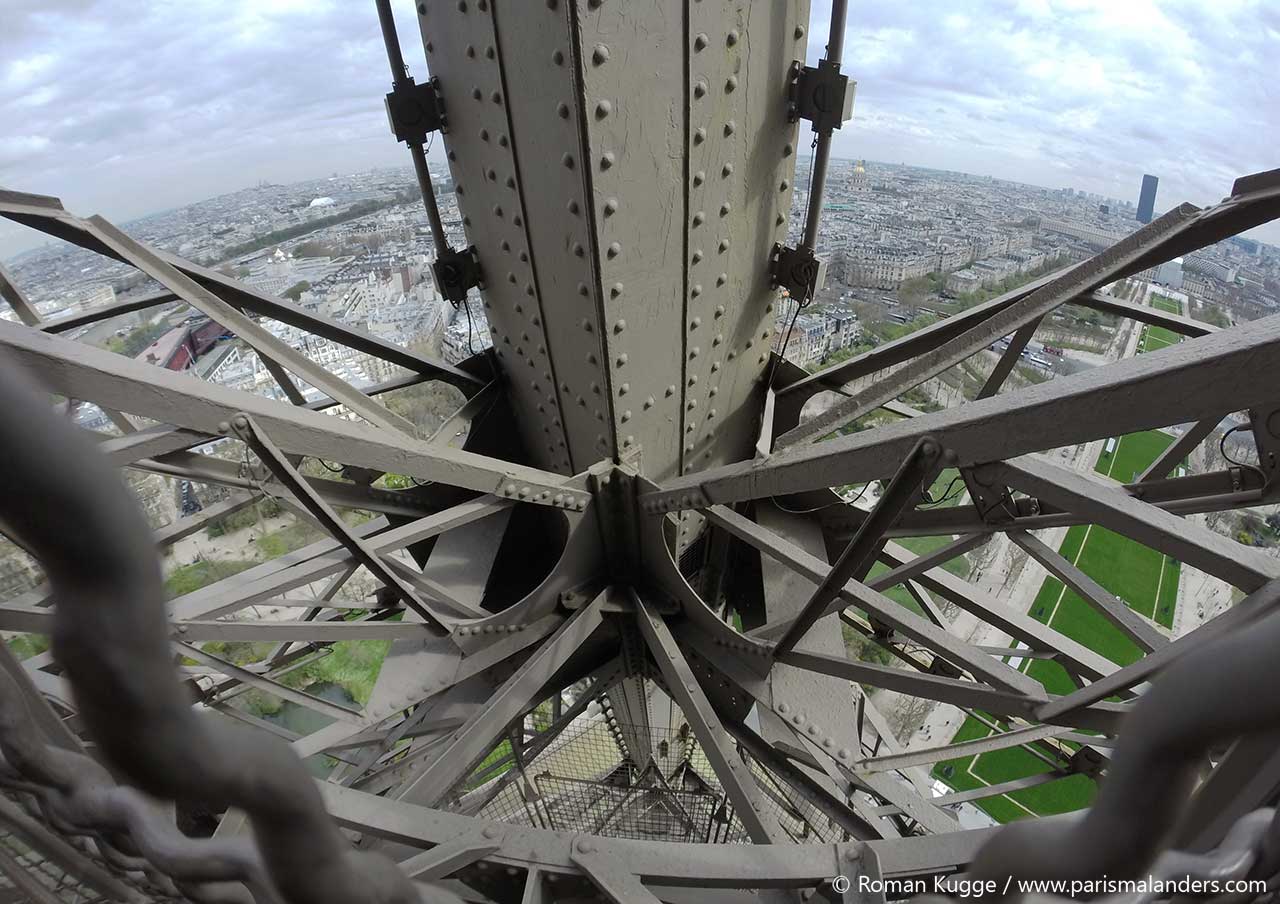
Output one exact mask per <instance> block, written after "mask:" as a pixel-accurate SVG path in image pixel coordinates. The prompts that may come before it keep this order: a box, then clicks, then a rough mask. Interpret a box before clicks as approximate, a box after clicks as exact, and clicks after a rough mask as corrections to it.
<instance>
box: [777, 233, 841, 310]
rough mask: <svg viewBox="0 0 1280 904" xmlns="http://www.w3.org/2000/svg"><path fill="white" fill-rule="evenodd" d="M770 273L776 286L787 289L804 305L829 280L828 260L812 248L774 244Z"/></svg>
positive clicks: (788, 292) (789, 293)
mask: <svg viewBox="0 0 1280 904" xmlns="http://www.w3.org/2000/svg"><path fill="white" fill-rule="evenodd" d="M769 275H770V277H771V278H772V279H773V284H774V285H775V286H777V287H778V288H780V289H786V290H787V294H788V295H790V296H791V297H792V298H794V299H795V300H796V301H797V302H799V304H800V305H801V306H802V307H803V306H804V305H806V304H808V303H809V302H810V301H811V300H812V299H813V297H814V296H815V295H817V294H818V291H819V290H820V289H821V288H822V286H823V284H824V283H825V282H826V281H827V262H826V261H825V260H823V259H821V258H819V257H817V256H816V255H814V253H813V249H811V248H804V247H801V248H788V247H787V246H786V245H774V246H773V256H772V257H771V258H770V259H769Z"/></svg>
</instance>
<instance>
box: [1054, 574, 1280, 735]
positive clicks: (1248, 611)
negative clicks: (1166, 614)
mask: <svg viewBox="0 0 1280 904" xmlns="http://www.w3.org/2000/svg"><path fill="white" fill-rule="evenodd" d="M1277 604H1280V581H1271V582H1269V583H1267V584H1264V585H1263V586H1262V587H1261V588H1259V589H1258V590H1255V591H1254V592H1253V593H1251V594H1249V596H1247V597H1245V598H1244V599H1243V600H1241V601H1240V602H1239V603H1237V604H1236V605H1235V606H1233V607H1232V608H1230V609H1228V610H1227V611H1226V612H1223V613H1222V614H1221V615H1218V616H1216V617H1214V618H1213V619H1212V620H1211V621H1209V622H1208V623H1206V624H1204V625H1202V626H1201V627H1200V628H1199V629H1197V630H1196V631H1193V632H1192V633H1190V634H1186V635H1183V636H1182V637H1179V638H1178V639H1177V640H1175V641H1173V642H1172V643H1170V644H1168V645H1167V646H1164V647H1161V648H1160V649H1158V650H1154V651H1152V652H1151V653H1149V654H1147V655H1146V656H1144V657H1143V658H1142V659H1139V660H1138V661H1136V662H1133V663H1131V664H1129V665H1127V666H1125V667H1124V668H1122V669H1118V670H1117V671H1115V672H1112V673H1111V674H1110V675H1107V676H1106V677H1105V678H1102V679H1099V680H1098V681H1095V682H1093V683H1092V684H1089V685H1086V686H1085V687H1082V688H1081V689H1080V690H1078V691H1075V692H1073V693H1070V694H1067V695H1066V696H1064V697H1060V698H1059V699H1057V700H1054V701H1052V702H1050V703H1046V704H1045V705H1044V706H1042V707H1040V709H1039V710H1038V711H1037V712H1036V718H1037V719H1039V720H1040V721H1045V720H1047V719H1051V718H1054V717H1056V716H1058V715H1060V714H1062V713H1064V712H1068V711H1069V710H1072V709H1075V708H1077V707H1080V706H1087V705H1088V704H1090V703H1096V702H1097V701H1099V700H1105V699H1106V698H1107V697H1109V696H1111V695H1112V694H1114V693H1116V692H1117V691H1123V690H1126V689H1128V688H1132V687H1136V686H1138V685H1139V684H1141V683H1142V682H1144V681H1146V680H1147V679H1148V678H1150V677H1151V676H1153V675H1155V674H1157V673H1158V672H1160V671H1162V670H1163V669H1166V668H1168V667H1169V666H1170V665H1171V664H1173V663H1174V662H1176V661H1177V660H1178V659H1180V658H1182V657H1184V656H1186V655H1187V654H1189V653H1190V652H1192V651H1193V650H1197V649H1199V648H1200V647H1201V646H1203V645H1204V644H1207V643H1209V642H1210V641H1211V640H1214V639H1216V638H1218V637H1220V636H1224V635H1226V634H1230V633H1232V632H1237V631H1240V630H1243V629H1244V628H1245V627H1246V626H1248V625H1250V624H1252V623H1253V622H1254V621H1256V620H1257V619H1259V618H1261V617H1262V616H1264V615H1267V614H1268V613H1270V612H1271V611H1272V610H1274V609H1275V608H1276V606H1277Z"/></svg>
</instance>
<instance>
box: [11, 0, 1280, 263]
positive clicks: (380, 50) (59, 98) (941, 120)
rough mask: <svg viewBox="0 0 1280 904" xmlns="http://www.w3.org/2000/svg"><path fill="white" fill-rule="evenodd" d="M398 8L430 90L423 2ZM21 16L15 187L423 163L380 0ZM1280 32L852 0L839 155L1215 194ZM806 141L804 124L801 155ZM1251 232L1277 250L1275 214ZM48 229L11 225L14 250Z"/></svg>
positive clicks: (1263, 161) (126, 212)
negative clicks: (402, 122)
mask: <svg viewBox="0 0 1280 904" xmlns="http://www.w3.org/2000/svg"><path fill="white" fill-rule="evenodd" d="M392 9H393V12H394V13H395V15H396V19H397V23H398V26H399V29H398V30H399V34H400V38H401V44H402V50H403V52H404V58H405V60H406V62H407V64H408V67H409V69H410V71H411V72H412V74H413V75H414V77H415V78H417V79H418V80H419V81H421V80H422V79H423V78H425V77H426V76H427V75H428V71H427V70H428V67H427V60H426V54H425V52H424V48H423V44H422V37H421V34H420V32H419V28H418V24H419V23H418V21H417V16H416V15H415V14H414V7H413V4H411V3H407V2H406V3H395V4H393V5H392ZM6 12H7V13H8V15H7V16H6V20H5V28H4V29H3V30H0V118H3V120H4V122H5V123H6V130H5V133H4V134H2V135H0V173H2V174H3V175H0V183H2V184H4V185H5V187H8V188H13V189H17V190H20V191H30V192H38V193H43V194H54V195H57V196H59V197H61V198H62V199H63V200H64V202H65V203H66V205H67V207H68V209H70V210H72V211H75V212H77V213H100V214H101V215H103V216H104V217H106V218H107V219H109V220H112V221H115V222H128V221H132V220H135V219H137V218H139V217H142V216H148V215H151V214H153V213H156V212H159V211H164V210H172V209H174V208H178V207H183V206H186V205H188V204H192V203H196V202H197V201H200V200H205V199H208V198H213V197H218V196H220V195H223V194H226V193H228V192H231V191H234V190H236V189H237V187H242V186H246V185H252V184H253V183H255V182H257V181H259V180H260V179H267V180H270V181H275V182H297V181H301V180H308V179H313V178H321V177H323V176H324V175H327V174H329V173H332V172H334V171H335V170H337V171H344V172H345V171H351V170H367V169H370V168H372V167H386V166H392V167H397V168H398V167H400V166H403V165H404V164H407V163H408V153H407V152H406V150H405V148H404V147H403V146H402V145H399V144H397V143H396V141H395V139H394V137H393V136H392V135H391V134H390V132H389V131H388V129H387V121H386V112H385V110H384V109H383V102H382V98H383V95H384V94H385V93H386V92H387V90H388V89H389V88H390V74H389V71H388V68H387V58H386V51H385V48H384V47H383V43H382V38H381V32H380V29H379V27H378V17H377V14H376V11H375V10H374V9H373V6H372V4H364V3H359V4H357V3H337V2H321V3H306V4H302V3H288V4H261V3H254V2H252V0H216V2H215V0H190V2H189V3H187V4H185V5H184V7H183V19H182V22H181V25H180V26H175V23H174V21H173V18H172V15H171V14H170V13H169V12H167V10H166V9H165V8H164V7H163V6H156V5H153V4H136V5H135V4H125V3H123V2H122V0H95V2H94V3H92V4H88V5H86V4H84V3H82V2H80V0H40V2H34V0H22V2H18V3H17V4H16V5H14V8H13V9H12V10H8V9H7V10H6ZM829 19H830V3H829V2H817V3H814V4H813V5H812V8H811V15H810V20H809V23H808V27H807V29H806V30H805V31H804V40H803V41H802V42H801V43H800V44H799V45H797V46H796V47H795V50H794V51H791V50H788V53H792V52H794V53H795V55H796V56H797V57H803V58H804V60H805V61H806V62H809V63H812V62H815V61H816V60H817V59H818V58H819V57H820V56H821V54H822V53H823V48H824V46H825V44H826V41H827V36H828V30H829ZM1278 35H1280V9H1277V8H1275V7H1274V6H1273V5H1269V4H1267V3H1266V2H1265V0H1237V2H1233V3H1231V4H1203V3H1202V2H1198V0H1144V2H1142V3H1132V4H1130V3H1123V4H1121V3H1114V2H1109V0H1072V2H1070V3H1065V2H1062V0H972V2H971V3H968V4H965V5H964V7H963V8H962V9H957V8H956V7H955V6H954V5H952V4H942V3H938V2H933V3H931V2H925V3H918V4H904V3H899V4H873V5H870V6H865V7H857V8H855V9H854V10H852V11H851V14H850V18H849V22H848V26H847V28H846V32H845V55H844V58H845V62H844V64H843V67H842V68H843V71H845V72H846V73H847V74H848V75H849V77H850V78H851V79H853V80H854V81H856V83H857V91H856V97H855V99H854V104H853V118H852V120H851V121H850V122H848V123H846V124H845V126H844V127H843V128H842V129H840V130H839V131H837V132H836V133H835V140H834V147H833V150H834V152H835V155H836V156H839V157H842V158H845V159H855V158H861V157H865V158H868V159H871V160H876V161H881V162H885V163H890V162H900V163H906V164H907V165H909V166H918V167H921V168H924V169H935V170H945V171H950V172H957V173H965V174H967V175H971V176H977V177H988V176H989V177H992V178H999V179H1006V180H1009V181H1012V182H1018V183H1021V184H1025V185H1035V186H1042V187H1046V188H1054V187H1070V188H1075V189H1077V190H1079V191H1084V192H1089V193H1095V194H1099V195H1102V196H1104V197H1111V198H1134V199H1135V200H1136V198H1137V193H1138V186H1139V185H1140V183H1141V179H1142V175H1143V174H1144V173H1153V174H1155V175H1157V176H1159V177H1160V194H1161V197H1162V198H1164V199H1165V201H1166V206H1167V207H1172V206H1174V205H1176V204H1177V203H1178V202H1182V201H1189V202H1191V203H1193V204H1196V205H1198V206H1204V205H1206V204H1209V203H1213V202H1216V201H1218V200H1219V199H1221V198H1222V197H1224V196H1225V195H1227V194H1229V193H1230V188H1231V184H1232V182H1233V181H1234V180H1235V179H1236V178H1238V177H1240V176H1243V175H1246V174H1249V173H1256V172H1261V171H1264V170H1269V169H1272V168H1274V167H1276V166H1277V165H1278V164H1280V160H1278V159H1277V156H1278V155H1277V153H1276V148H1277V147H1280V124H1278V123H1277V121H1276V119H1275V116H1274V114H1273V111H1274V109H1275V104H1274V102H1273V99H1272V98H1271V96H1270V94H1269V91H1270V87H1269V81H1268V79H1266V78H1265V72H1266V71H1267V63H1268V61H1269V60H1272V59H1274V58H1275V57H1276V56H1277V50H1280V40H1277V36H1278ZM143 59H145V60H146V65H137V64H136V61H138V60H143ZM1202 61H1204V62H1202ZM1208 61H1212V64H1211V65H1210V64H1209V62H1208ZM1173 98H1176V102H1173V101H1172V100H1171V99H1173ZM810 138H811V135H810V133H809V132H808V130H807V129H805V128H803V127H802V129H801V132H800V135H799V136H798V140H797V141H796V143H795V146H796V148H797V150H798V151H799V152H800V154H802V155H803V154H804V153H805V152H806V149H807V148H808V146H809V143H810ZM443 146H444V142H443V141H440V140H437V141H436V142H435V147H434V148H433V150H432V152H431V157H432V159H433V160H438V161H441V162H443V159H444V156H443ZM1250 237H1252V238H1259V239H1262V240H1265V241H1268V242H1270V243H1271V244H1273V245H1276V244H1280V222H1274V223H1271V224H1268V225H1264V226H1261V227H1257V228H1256V229H1255V230H1253V231H1252V232H1251V234H1250ZM42 242H43V239H40V238H37V237H33V236H31V235H30V234H29V233H26V232H25V231H24V230H22V229H19V228H18V227H16V226H13V225H11V224H9V223H8V222H7V221H0V256H2V257H5V258H9V257H11V256H12V255H14V254H16V253H18V252H20V251H23V250H26V249H29V248H32V247H35V246H37V245H39V244H41V243H42Z"/></svg>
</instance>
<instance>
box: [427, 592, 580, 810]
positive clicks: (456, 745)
mask: <svg viewBox="0 0 1280 904" xmlns="http://www.w3.org/2000/svg"><path fill="white" fill-rule="evenodd" d="M602 602H603V599H602V598H601V597H597V598H596V599H595V600H594V601H593V602H591V603H590V604H589V605H587V606H585V607H583V608H582V609H580V610H578V611H577V612H576V613H574V615H573V616H571V617H570V619H569V620H568V621H567V622H566V623H565V624H564V625H563V626H562V627H561V628H560V630H559V631H557V632H556V634H555V635H554V636H553V637H552V638H551V639H550V640H549V641H548V642H547V643H546V644H545V645H543V646H542V647H541V648H540V649H539V650H538V651H537V652H536V653H534V654H533V655H532V656H530V657H529V658H528V659H527V660H526V661H525V662H524V663H523V664H522V665H521V666H520V667H519V668H518V669H516V671H515V672H514V673H513V674H512V675H511V677H510V678H508V679H507V680H506V681H505V682H504V683H503V685H502V687H500V688H499V689H498V690H497V691H496V692H495V693H494V695H493V697H492V698H491V699H490V700H489V702H488V704H487V705H486V706H485V707H483V708H482V709H480V710H479V711H478V712H477V713H476V714H475V716H474V717H473V718H472V719H471V720H470V721H468V722H467V724H466V725H464V726H462V727H461V728H459V729H458V731H457V732H456V733H455V734H454V735H453V737H452V738H451V739H450V741H449V744H448V745H447V746H446V747H445V748H444V749H443V750H442V751H441V752H440V753H439V755H438V756H437V757H436V758H435V760H434V762H432V764H431V765H430V766H429V767H427V769H426V770H424V771H423V772H422V773H421V774H420V775H419V776H418V777H417V778H416V779H414V781H413V782H412V783H411V784H410V785H409V786H408V787H407V788H406V789H405V792H404V794H405V795H406V796H413V797H414V798H415V799H418V800H420V801H423V802H425V803H427V804H428V805H431V804H434V803H435V802H436V801H438V800H439V799H440V798H441V797H443V796H444V794H445V793H446V792H447V791H448V790H449V789H450V788H451V787H452V786H453V785H454V783H455V782H457V781H458V780H459V779H461V778H462V777H464V776H465V775H466V774H467V772H468V770H470V769H471V768H472V767H473V766H474V765H475V764H476V763H477V762H479V761H480V760H481V759H482V758H483V757H484V755H485V753H487V752H488V750H489V748H490V747H492V746H493V744H494V742H495V741H496V740H497V739H498V737H500V735H501V732H502V731H503V729H505V727H506V726H507V725H508V724H509V723H510V722H511V721H512V720H514V719H515V718H516V717H517V716H519V715H520V714H521V713H523V712H524V711H525V710H526V709H528V708H529V707H530V706H531V705H533V704H534V703H536V702H537V697H536V695H537V694H538V692H539V691H541V690H542V689H543V687H545V686H546V683H547V681H548V680H550V678H551V677H552V676H553V675H554V674H555V673H556V671H558V670H559V668H560V667H561V666H562V665H564V663H565V662H566V661H567V660H568V659H569V657H570V656H572V655H573V653H574V652H576V651H577V649H578V648H579V647H580V646H582V644H584V643H585V642H586V641H587V639H588V638H590V636H591V635H592V634H593V633H594V632H595V631H596V629H597V628H599V627H600V623H601V613H600V610H601V605H602Z"/></svg>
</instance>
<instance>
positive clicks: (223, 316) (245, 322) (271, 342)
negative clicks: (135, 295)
mask: <svg viewBox="0 0 1280 904" xmlns="http://www.w3.org/2000/svg"><path fill="white" fill-rule="evenodd" d="M85 228H86V229H87V230H88V231H89V232H90V233H91V234H92V235H94V236H95V237H96V238H98V239H99V240H100V241H102V243H103V244H105V245H107V246H108V247H109V248H111V249H112V250H114V251H115V252H116V253H117V254H119V255H120V256H121V257H122V258H124V259H125V260H126V261H128V262H129V263H131V264H133V265H134V266H135V267H137V268H138V269H139V270H141V271H142V272H143V273H146V274H147V275H148V276H150V277H151V278H153V279H155V280H157V281H159V282H160V283H162V284H163V285H165V286H166V287H167V288H168V289H169V290H170V291H172V292H174V293H176V294H177V295H179V296H181V298H182V300H183V301H185V302H187V303H188V304H190V305H191V306H192V307H194V308H196V309H197V310H199V311H201V312H202V313H204V314H206V315H208V316H209V317H210V318H211V319H213V320H216V321H217V322H218V323H221V324H223V325H224V326H226V327H227V328H228V329H230V330H232V331H233V332H235V334H236V335H237V336H239V337H240V338H241V339H242V340H244V342H245V343H246V344H248V345H249V346H250V347H252V348H253V349H254V351H256V352H257V353H258V354H259V355H260V356H261V357H262V358H263V360H264V361H266V360H272V361H275V362H276V363H278V364H281V365H284V366H287V367H288V368H289V370H291V371H292V372H293V373H295V374H297V375H298V376H299V377H301V378H302V379H304V380H306V381H307V382H308V383H310V384H311V385H312V386H314V387H316V388H317V389H321V390H324V391H325V392H327V393H328V394H329V395H330V396H332V397H333V398H335V399H337V400H338V401H340V402H342V403H343V404H344V405H346V406H347V408H349V409H350V410H351V411H353V412H355V413H356V414H358V415H360V416H361V417H363V418H364V419H365V420H367V421H369V423H371V424H374V425H375V426H378V427H383V428H385V429H388V430H399V431H400V432H402V433H406V434H408V435H409V436H412V435H413V432H414V430H413V425H412V424H410V423H409V422H408V421H407V420H405V419H404V418H402V417H400V416H399V415H397V414H393V413H392V412H390V411H388V410H387V409H386V408H384V407H383V406H381V405H379V404H378V403H377V402H374V401H372V400H371V399H370V398H369V397H368V396H366V395H365V394H364V393H362V392H360V391H359V390H357V389H354V388H353V387H351V386H350V385H348V384H347V383H344V382H343V381H342V380H340V379H338V378H337V377H335V376H334V375H333V374H331V373H329V372H328V371H327V370H325V369H324V368H322V367H320V366H319V365H317V364H315V363H314V362H313V361H311V359H309V358H307V357H306V356H305V355H303V354H302V353H301V352H299V351H298V350H297V349H295V348H294V347H293V346H292V345H289V344H288V343H287V342H284V341H282V340H280V339H278V338H276V336H275V335H274V334H272V333H270V332H268V331H267V330H266V329H264V328H263V327H261V326H259V325H258V324H256V323H254V322H253V321H252V320H250V319H249V318H248V317H246V316H245V315H243V314H241V313H240V312H239V311H237V310H236V309H235V308H233V307H232V306H231V305H229V304H227V303H226V302H225V301H223V300H222V299H221V298H218V297H217V296H216V295H214V294H213V293H212V292H210V291H209V290H207V289H205V288H204V287H203V286H201V285H200V284H199V283H197V282H196V281H195V280H193V279H191V277H189V276H186V275H184V274H183V273H181V272H180V271H179V270H177V269H176V268H175V267H173V266H171V265H169V264H167V263H165V262H164V261H163V260H161V259H160V257H159V256H157V255H156V254H155V252H153V251H152V250H151V249H149V248H147V247H146V246H144V245H142V244H140V243H139V242H135V241H134V240H133V239H131V238H129V236H127V235H125V234H124V233H123V232H121V231H120V230H119V229H117V228H116V227H115V226H113V225H111V224H110V223H108V222H107V221H106V220H104V219H103V218H102V217H100V216H92V217H90V218H89V219H88V220H86V221H85ZM283 385H284V386H285V391H286V392H288V391H289V388H290V387H291V386H292V384H291V383H289V381H288V379H287V378H286V379H285V381H284V384H283ZM292 394H293V395H294V396H296V398H297V399H299V400H300V399H301V396H300V395H297V390H296V387H295V388H294V389H293V393H292Z"/></svg>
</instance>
